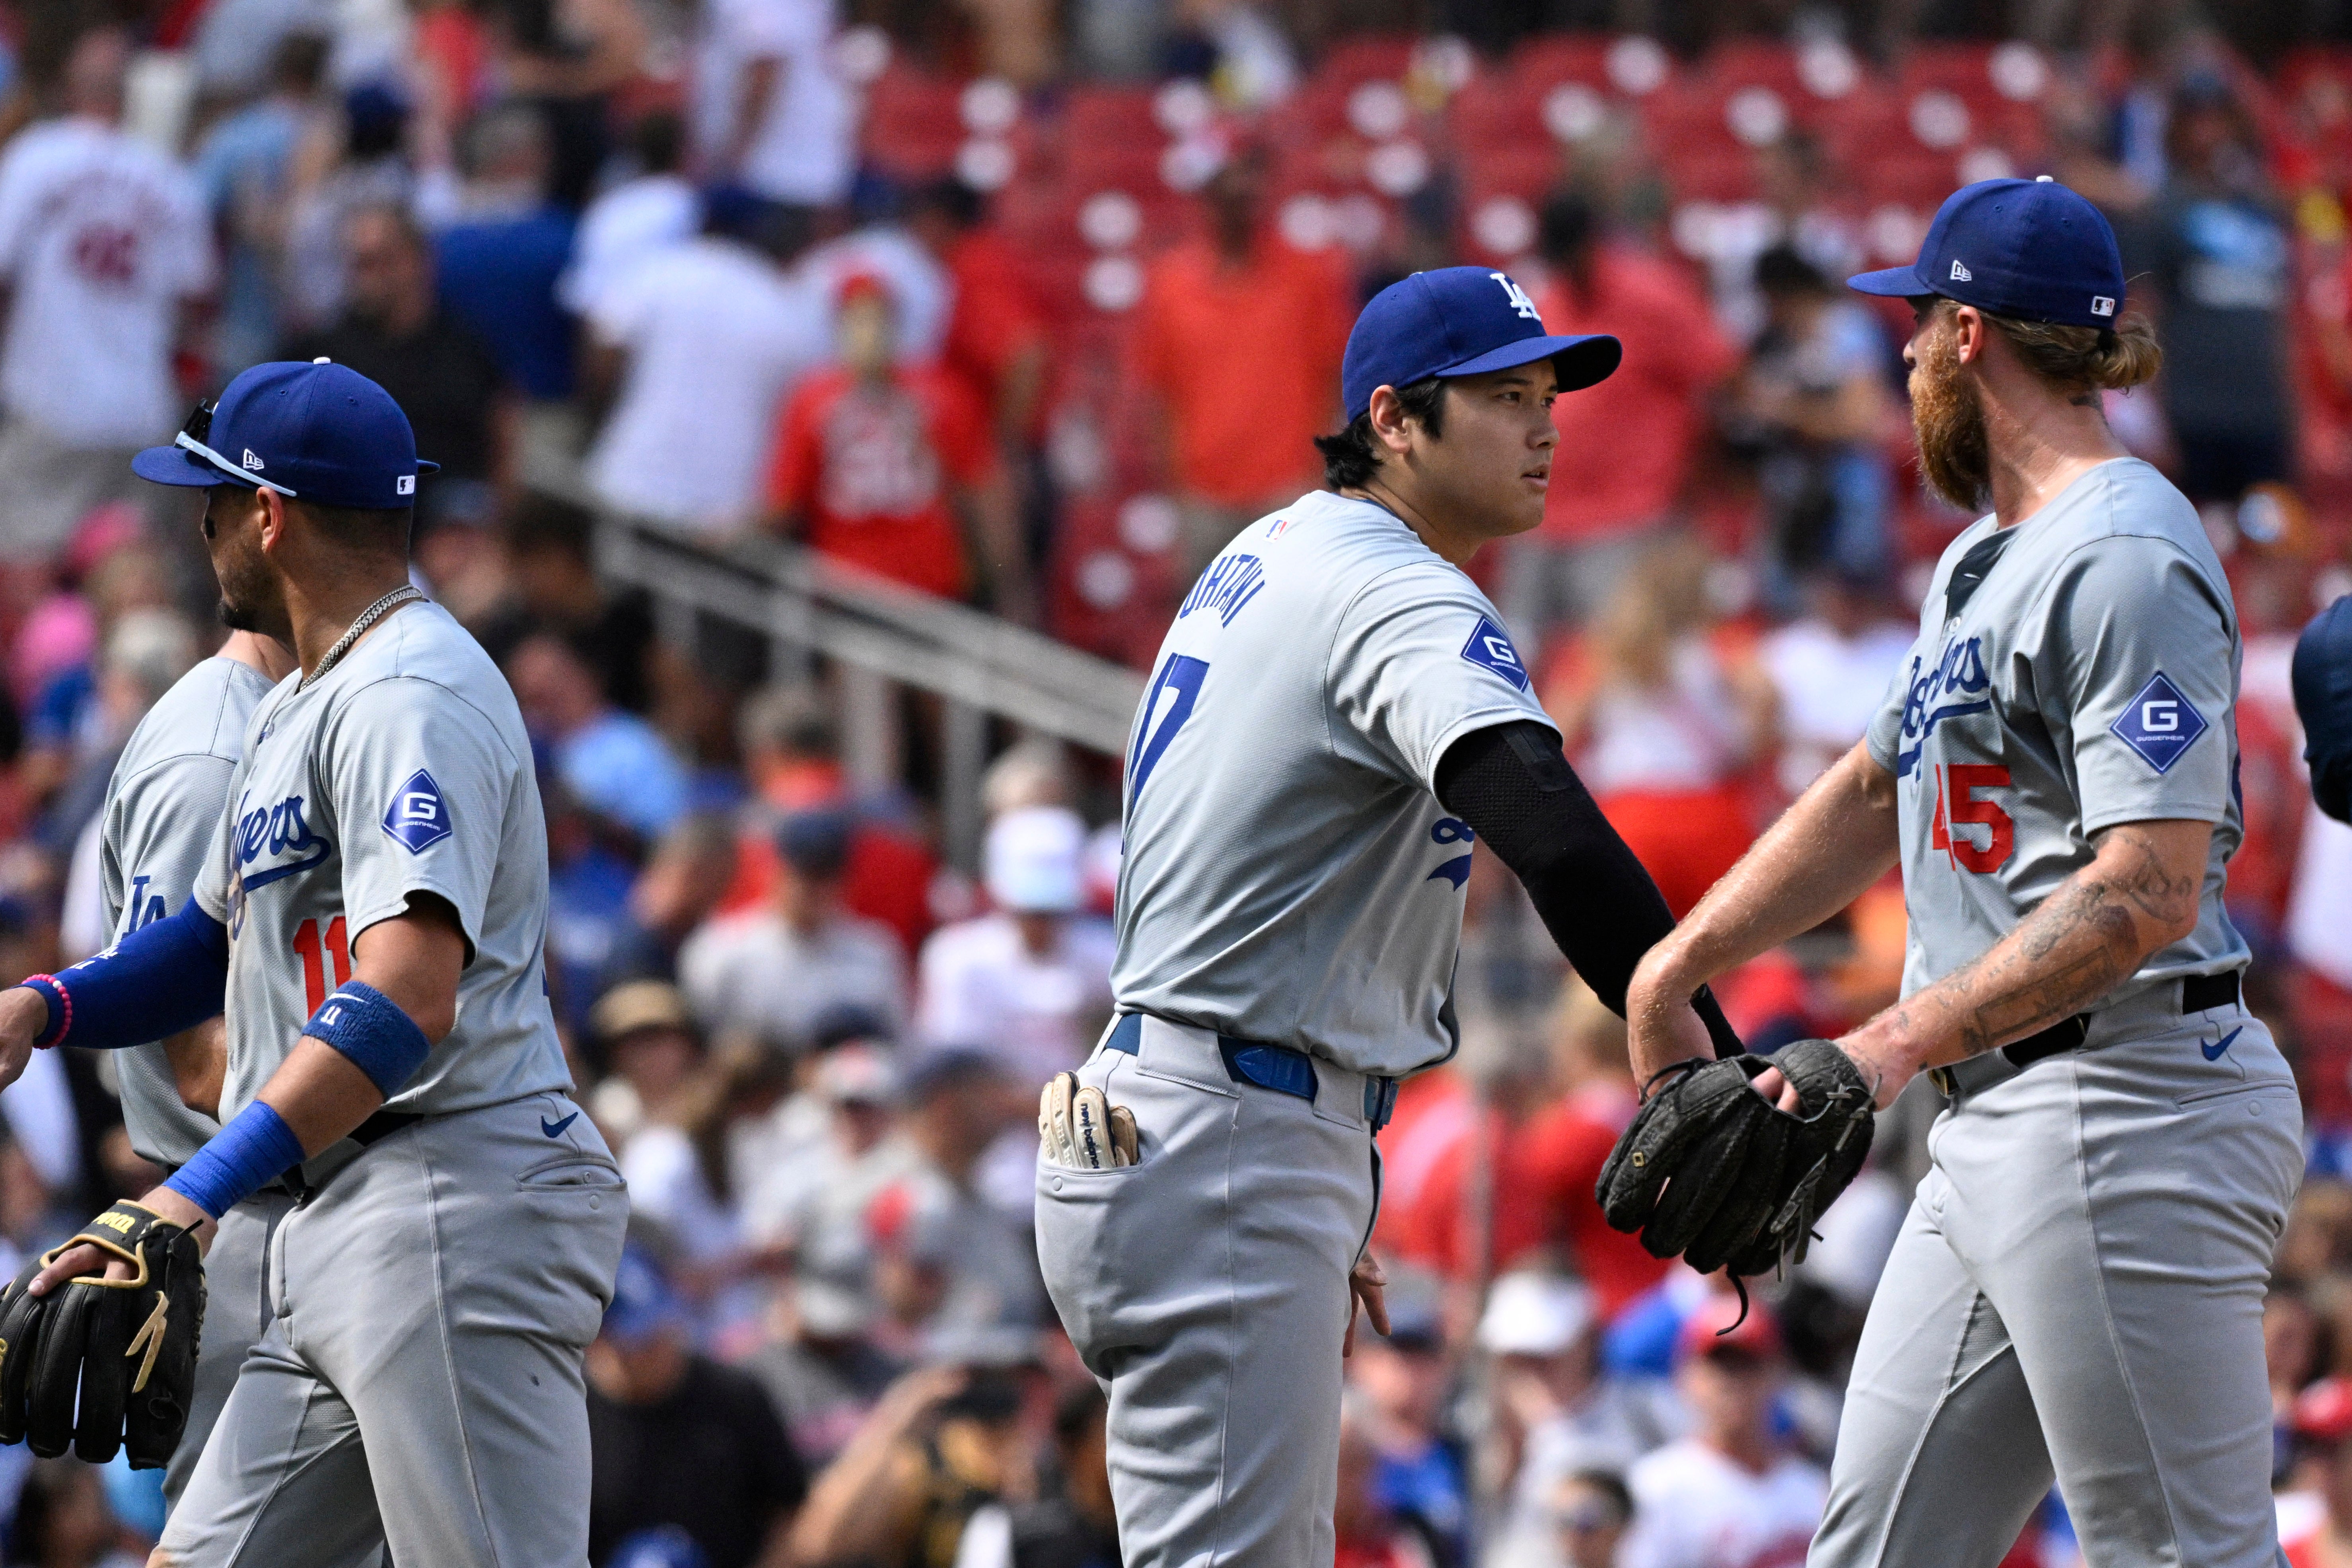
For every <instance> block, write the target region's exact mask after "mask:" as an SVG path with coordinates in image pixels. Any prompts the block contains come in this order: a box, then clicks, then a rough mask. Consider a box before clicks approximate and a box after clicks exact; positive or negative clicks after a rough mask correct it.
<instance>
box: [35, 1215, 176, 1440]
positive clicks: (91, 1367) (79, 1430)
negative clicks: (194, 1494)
mask: <svg viewBox="0 0 2352 1568" xmlns="http://www.w3.org/2000/svg"><path fill="white" fill-rule="evenodd" d="M79 1242H89V1243H90V1244H91V1245H92V1246H95V1247H98V1248H100V1250H101V1251H104V1252H108V1253H110V1254H112V1255H113V1256H114V1257H116V1258H121V1259H122V1261H124V1262H125V1263H128V1264H129V1265H131V1269H132V1271H133V1272H132V1275H131V1278H130V1279H104V1278H101V1277H98V1276H93V1275H83V1276H79V1277H78V1278H76V1279H70V1280H68V1281H67V1282H65V1283H64V1284H62V1285H59V1286H58V1287H56V1288H55V1289H51V1290H50V1291H49V1293H48V1294H47V1295H46V1296H36V1295H33V1294H32V1293H31V1292H30V1291H29V1290H28V1289H26V1287H27V1286H29V1285H31V1284H32V1282H33V1279H34V1277H35V1276H36V1275H37V1274H39V1273H40V1271H41V1270H42V1269H43V1268H47V1266H48V1264H49V1262H50V1261H51V1260H52V1259H54V1258H57V1257H58V1255H59V1254H61V1253H63V1252H64V1251H65V1250H66V1248H67V1247H72V1246H74V1245H75V1244H76V1243H79ZM204 1317H205V1265H204V1255H203V1253H202V1252H201V1251H200V1250H199V1248H198V1247H197V1246H196V1238H195V1237H194V1235H192V1234H191V1233H189V1232H188V1231H186V1230H184V1229H182V1228H181V1227H180V1226H176V1225H173V1224H172V1223H171V1222H169V1221H168V1220H165V1219H163V1217H162V1216H161V1215H157V1214H155V1213H153V1212H152V1210H149V1209H144V1208H142V1207H140V1206H139V1205H137V1204H134V1203H119V1204H116V1205H114V1206H113V1207H112V1208H110V1209H109V1210H107V1211H106V1212H105V1213H104V1214H102V1215H99V1216H98V1217H97V1218H96V1219H94V1220H92V1221H91V1222H90V1223H89V1225H88V1226H85V1227H84V1228H83V1230H82V1232H81V1234H80V1235H79V1236H77V1237H74V1238H73V1240H72V1241H68V1242H67V1243H66V1245H65V1247H55V1248H52V1249H51V1250H49V1251H48V1252H46V1253H43V1254H42V1255H41V1256H40V1257H39V1258H35V1259H34V1260H33V1261H32V1262H30V1263H28V1264H26V1266H25V1269H24V1272H23V1273H21V1274H19V1275H17V1276H16V1279H14V1280H13V1281H11V1282H10V1284H9V1286H8V1288H7V1289H5V1291H0V1443H29V1444H30V1445H31V1446H32V1449H33V1452H34V1453H36V1454H38V1455H40V1456H41V1457H42V1458H45V1459H47V1458H57V1457H58V1455H59V1454H62V1453H64V1452H65V1451H66V1448H67V1447H68V1444H70V1445H71V1447H72V1448H73V1451H74V1452H75V1453H76V1454H77V1455H79V1457H80V1458H84V1459H87V1460H89V1462H90V1463H91V1464H93V1465H102V1464H104V1463H106V1462H107V1461H108V1460H109V1459H111V1458H114V1451H115V1450H116V1449H117V1448H128V1449H129V1450H130V1451H131V1468H132V1469H134V1470H153V1469H161V1468H163V1465H164V1464H165V1462H166V1461H168V1460H169V1459H170V1458H171V1457H172V1450H173V1448H175V1447H179V1443H180V1434H181V1433H182V1432H184V1430H186V1428H187V1425H188V1405H189V1401H190V1399H191V1397H192V1396H193V1395H194V1392H195V1381H196V1340H197V1335H198V1332H199V1331H200V1330H201V1329H202V1327H203V1324H204ZM77 1387H79V1391H80V1399H79V1409H78V1410H77V1402H76V1399H75V1391H76V1389H77Z"/></svg>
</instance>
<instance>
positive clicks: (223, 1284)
mask: <svg viewBox="0 0 2352 1568" xmlns="http://www.w3.org/2000/svg"><path fill="white" fill-rule="evenodd" d="M293 1207H294V1200H293V1198H292V1197H291V1196H289V1194H286V1193H284V1192H281V1191H278V1190H275V1189H272V1190H270V1191H268V1192H260V1193H256V1194H253V1196H251V1197H249V1198H247V1199H246V1200H245V1202H243V1203H241V1204H239V1205H236V1207H235V1208H233V1209H231V1210H229V1211H228V1213H226V1214H225V1215H221V1217H220V1224H219V1226H217V1227H215V1230H214V1232H213V1246H212V1250H211V1251H209V1252H207V1253H205V1325H204V1338H203V1339H202V1341H201V1342H199V1343H198V1345H197V1347H196V1389H195V1396H194V1398H193V1399H191V1400H190V1401H189V1403H188V1429H187V1431H186V1433H185V1434H184V1435H183V1436H181V1438H180V1446H179V1447H176V1448H174V1449H173V1450H172V1462H171V1464H170V1465H169V1466H168V1467H166V1468H165V1469H164V1471H163V1498H164V1500H165V1501H166V1502H170V1503H174V1504H176V1503H177V1502H178V1501H179V1500H180V1496H181V1494H182V1493H184V1492H185V1491H186V1490H187V1489H188V1478H189V1477H191V1476H193V1475H194V1474H195V1471H196V1456H197V1455H199V1454H201V1453H203V1452H204V1451H205V1439H206V1438H207V1437H209V1436H212V1430H213V1424H214V1423H215V1422H216V1421H218V1420H219V1419H220V1413H221V1406H223V1405H226V1404H227V1403H228V1391H229V1390H230V1389H232V1388H234V1387H236V1373H237V1369H238V1368H239V1367H241V1366H243V1365H244V1364H245V1356H246V1352H247V1351H250V1350H251V1349H253V1347H254V1343H255V1342H257V1341H258V1340H259V1339H260V1338H261V1332H262V1330H264V1329H265V1328H267V1327H268V1324H269V1319H270V1317H271V1316H272V1313H271V1311H270V1308H269V1294H268V1289H266V1288H265V1285H264V1282H263V1269H264V1268H265V1259H267V1258H268V1255H269V1236H270V1233H271V1232H272V1231H274V1230H276V1229H277V1228H278V1221H280V1220H282V1219H284V1218H285V1217H286V1215H288V1214H289V1213H291V1212H292V1210H293Z"/></svg>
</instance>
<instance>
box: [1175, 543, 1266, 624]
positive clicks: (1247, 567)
mask: <svg viewBox="0 0 2352 1568" xmlns="http://www.w3.org/2000/svg"><path fill="white" fill-rule="evenodd" d="M1264 587H1265V563H1264V562H1262V561H1260V560H1259V559H1258V558H1257V557H1256V556H1255V555H1220V556H1218V557H1217V558H1216V559H1215V560H1214V561H1212V562H1210V563H1209V569H1208V570H1207V571H1206V572H1203V573H1202V574H1201V580H1200V581H1199V582H1197V583H1195V584H1192V592H1191V593H1189V594H1187V595H1184V603H1183V605H1182V607H1181V608H1180V609H1178V610H1177V612H1176V618H1177V619H1178V620H1180V621H1181V620H1182V619H1183V618H1184V617H1185V616H1189V615H1191V614H1192V612H1193V611H1195V610H1214V611H1216V612H1217V624H1218V625H1219V626H1232V625H1233V624H1234V616H1238V615H1240V614H1241V613H1242V606H1243V605H1246V604H1248V603H1249V602H1250V601H1251V600H1252V599H1255V598H1256V597H1257V595H1258V590H1260V589H1262V588H1264Z"/></svg>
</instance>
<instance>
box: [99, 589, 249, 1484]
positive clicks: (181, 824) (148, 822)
mask: <svg viewBox="0 0 2352 1568" xmlns="http://www.w3.org/2000/svg"><path fill="white" fill-rule="evenodd" d="M292 668H294V656H293V655H292V654H291V653H290V652H289V651H288V650H287V648H286V647H285V645H284V644H282V643H279V642H278V641H277V640H276V639H275V638H272V637H263V636H261V635H260V634H259V633H257V632H232V633H230V634H229V637H228V641H227V642H226V644H225V645H223V647H222V648H221V650H220V652H219V653H218V654H217V655H215V657H213V658H208V659H206V660H205V661H204V662H203V663H202V664H199V665H197V666H196V667H195V668H194V669H192V670H190V671H188V673H187V674H185V675H184V676H182V677H181V678H180V679H179V680H178V681H177V682H176V683H174V684H173V687H172V689H170V690H169V691H166V692H165V693H164V694H163V696H162V697H161V698H160V699H158V700H157V701H156V703H155V706H154V707H152V708H151V709H149V710H147V716H146V717H145V718H143V719H142V720H141V721H139V727H138V728H137V729H135V730H133V731H131V739H130V740H129V741H128V742H126V743H125V744H124V745H123V748H122V755H121V757H119V758H117V759H116V761H115V764H114V774H113V776H112V777H111V778H110V779H109V780H108V781H107V786H106V804H105V805H103V806H102V807H101V808H100V840H99V896H100V900H101V901H102V903H103V906H104V908H105V910H106V921H107V930H108V931H110V932H112V933H113V940H114V941H116V942H120V941H121V940H122V939H123V938H124V937H127V936H129V935H130V934H131V932H132V931H137V930H138V929H139V928H140V927H142V926H144V925H152V924H153V923H154V922H155V921H160V920H163V919H164V918H166V917H167V916H169V915H171V914H173V913H174V912H176V911H177V910H181V909H184V908H185V907H186V905H187V902H188V900H189V899H190V898H192V897H193V896H194V889H195V885H196V877H197V873H198V870H199V868H201V867H202V866H203V865H204V863H205V858H206V857H207V856H208V855H209V854H210V852H211V850H212V847H213V844H214V841H215V839H217V838H218V837H219V836H220V825H221V818H222V816H224V814H226V812H227V810H228V786H229V775H230V774H231V773H233V772H235V771H236V763H237V757H238V755H239V754H240V752H241V751H242V748H243V746H244V743H245V727H246V721H247V719H249V718H250V717H252V714H253V710H254V709H255V708H256V707H257V706H258V705H259V703H260V701H261V700H262V699H263V698H264V697H266V696H268V693H269V689H270V687H271V686H273V685H275V684H276V683H277V682H278V680H279V679H281V678H283V677H284V676H285V675H286V674H287V673H288V672H289V670H291V669H292ZM224 1049H225V1041H224V1039H223V1037H222V1025H221V1022H220V1020H218V1019H211V1020H207V1021H206V1022H205V1023H202V1024H199V1025H197V1026H196V1027H195V1028H194V1029H192V1030H190V1031H188V1032H187V1033H186V1034H185V1035H184V1036H181V1037H176V1038H174V1039H173V1040H170V1041H162V1040H158V1041H154V1042H152V1043H150V1044H148V1045H143V1046H133V1047H130V1048H129V1049H127V1050H123V1051H121V1052H118V1053H117V1054H116V1056H115V1058H114V1059H115V1063H116V1069H115V1070H116V1081H117V1082H118V1083H119V1084H120V1085H121V1094H122V1122H123V1126H124V1128H125V1129H126V1130H127V1131H129V1132H130V1134H131V1148H132V1149H133V1150H135V1151H136V1152H138V1154H139V1156H140V1157H141V1158H142V1159H144V1160H148V1161H151V1162H152V1163H155V1164H158V1165H161V1166H163V1168H164V1169H165V1170H167V1171H175V1170H177V1169H179V1168H180V1167H181V1166H182V1165H184V1164H186V1163H188V1162H189V1161H190V1160H192V1159H194V1157H195V1153H196V1151H197V1150H198V1149H201V1148H203V1147H204V1145H205V1142H206V1141H207V1140H208V1139H210V1138H211V1137H212V1135H213V1134H214V1133H215V1132H217V1131H220V1123H219V1122H218V1121H215V1120H213V1118H212V1117H210V1116H207V1115H205V1113H204V1112H203V1111H201V1110H194V1109H193V1108H192V1107H191V1106H190V1105H189V1103H188V1101H189V1100H191V1099H193V1100H195V1101H196V1102H197V1103H199V1104H205V1103H210V1104H214V1105H217V1104H218V1096H219V1092H220V1075H221V1067H222V1063H223V1060H224V1057H223V1052H224ZM293 1203H294V1199H293V1195H292V1194H290V1193H289V1192H287V1191H286V1190H285V1189H284V1188H283V1187H278V1188H275V1189H272V1190H269V1191H265V1192H258V1193H256V1194H253V1195H252V1196H251V1197H249V1198H247V1199H246V1200H244V1201H243V1202H242V1203H240V1204H238V1205H236V1207H235V1208H233V1209H231V1210H229V1211H228V1213H226V1214H225V1215H221V1217H220V1228H219V1230H218V1231H217V1232H216V1233H215V1235H214V1237H213V1244H212V1247H211V1248H210V1249H209V1250H208V1251H207V1252H206V1253H205V1291H206V1294H207V1297H208V1306H207V1310H206V1312H205V1334H204V1341H203V1348H202V1352H201V1354H200V1355H199V1357H198V1359H197V1362H196V1391H195V1392H196V1396H195V1401H194V1405H193V1406H192V1407H191V1409H190V1410H189V1413H188V1429H187V1433H186V1436H184V1437H182V1439H181V1440H180V1446H179V1447H178V1449H177V1450H175V1451H174V1452H173V1455H172V1463H171V1465H170V1467H169V1468H167V1469H166V1470H165V1472H164V1477H163V1495H164V1497H165V1498H166V1499H167V1500H171V1501H173V1502H177V1501H178V1500H179V1497H180V1494H181V1493H182V1492H184V1491H185V1490H186V1489H187V1485H188V1476H189V1474H190V1473H191V1472H192V1471H193V1470H194V1468H195V1462H196V1456H197V1455H198V1454H200V1453H202V1452H203V1451H204V1447H205V1436H206V1435H207V1434H208V1433H210V1432H211V1430H212V1426H213V1422H214V1420H215V1418H216V1417H217V1416H218V1415H220V1410H221V1406H222V1405H224V1404H226V1402H227V1400H228V1391H229V1387H230V1385H231V1384H234V1383H236V1369H237V1368H238V1366H240V1365H241V1364H243V1363H244V1361H245V1352H247V1351H248V1350H250V1349H251V1348H252V1347H253V1342H255V1341H256V1340H257V1339H259V1338H260V1337H261V1331H262V1327H263V1325H264V1323H265V1322H266V1321H267V1319H268V1314H267V1312H266V1310H265V1306H264V1295H263V1288H262V1279H261V1259H262V1254H263V1251H264V1249H265V1248H266V1247H267V1246H268V1237H269V1233H270V1231H271V1230H272V1229H273V1228H274V1227H275V1226H277V1224H278V1221H279V1220H281V1219H283V1218H284V1217H285V1216H286V1213H287V1211H288V1210H289V1209H290V1208H291V1207H292V1206H293Z"/></svg>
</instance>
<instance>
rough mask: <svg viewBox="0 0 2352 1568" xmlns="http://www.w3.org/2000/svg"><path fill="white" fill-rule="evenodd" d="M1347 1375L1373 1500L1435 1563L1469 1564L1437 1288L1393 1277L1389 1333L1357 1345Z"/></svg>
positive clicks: (1466, 1488)
mask: <svg viewBox="0 0 2352 1568" xmlns="http://www.w3.org/2000/svg"><path fill="white" fill-rule="evenodd" d="M1348 1370H1349V1382H1350V1383H1352V1384H1354V1385H1355V1387H1356V1388H1357V1390H1358V1391H1359V1392H1360V1393H1361V1394H1362V1395H1363V1405H1362V1406H1361V1408H1360V1410H1359V1411H1358V1412H1357V1413H1356V1420H1357V1422H1358V1425H1359V1426H1360V1429H1361V1431H1362V1433H1363V1436H1364V1440H1365V1442H1366V1443H1367V1444H1368V1445H1369V1446H1370V1448H1371V1451H1372V1456H1373V1458H1372V1477H1371V1486H1370V1489H1371V1498H1372V1500H1373V1501H1374V1502H1376V1503H1377V1504H1378V1505H1379V1506H1380V1507H1381V1510H1383V1511H1385V1512H1386V1513H1388V1514H1389V1515H1390V1516H1391V1517H1393V1518H1397V1519H1403V1520H1410V1521H1412V1523H1413V1525H1414V1527H1415V1528H1416V1529H1417V1530H1418V1531H1420V1532H1421V1534H1422V1535H1423V1539H1424V1540H1425V1541H1426V1542H1428V1543H1429V1545H1430V1547H1431V1549H1432V1552H1433V1554H1434V1556H1435V1559H1436V1561H1437V1563H1440V1564H1445V1565H1458V1564H1463V1563H1467V1562H1468V1556H1467V1552H1468V1546H1469V1540H1468V1537H1469V1528H1470V1479H1469V1476H1468V1474H1467V1472H1466V1468H1465V1464H1464V1456H1463V1452H1462V1446H1461V1444H1460V1443H1459V1442H1458V1441H1456V1440H1455V1439H1454V1436H1453V1435H1452V1434H1451V1433H1450V1432H1449V1431H1448V1430H1447V1429H1446V1421H1445V1409H1446V1402H1447V1396H1448V1395H1449V1394H1451V1393H1452V1392H1453V1382H1454V1369H1453V1367H1452V1366H1451V1365H1450V1364H1449V1363H1448V1362H1447V1359H1446V1354H1445V1332H1444V1324H1443V1323H1442V1322H1441V1321H1440V1320H1439V1312H1438V1300H1437V1289H1436V1285H1435V1282H1434V1281H1433V1280H1429V1279H1423V1278H1420V1277H1417V1276H1415V1275H1413V1274H1411V1273H1408V1272H1407V1271H1405V1270H1403V1269H1395V1268H1392V1269H1391V1270H1390V1273H1389V1331H1388V1334H1387V1336H1386V1337H1385V1338H1383V1337H1381V1335H1378V1334H1367V1335H1364V1336H1362V1337H1361V1338H1360V1339H1359V1340H1358V1341H1357V1342H1356V1353H1355V1356H1354V1358H1353V1364H1352V1365H1350V1366H1349V1369H1348Z"/></svg>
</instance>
